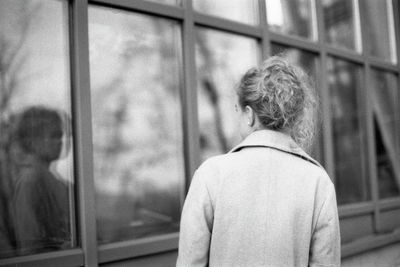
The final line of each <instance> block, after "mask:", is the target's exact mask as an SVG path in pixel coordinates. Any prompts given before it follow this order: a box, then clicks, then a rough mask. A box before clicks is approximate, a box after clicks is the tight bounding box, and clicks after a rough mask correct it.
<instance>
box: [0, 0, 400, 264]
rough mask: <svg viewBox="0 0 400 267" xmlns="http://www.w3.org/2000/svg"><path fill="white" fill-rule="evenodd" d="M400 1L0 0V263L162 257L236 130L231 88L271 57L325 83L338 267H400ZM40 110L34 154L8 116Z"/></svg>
mask: <svg viewBox="0 0 400 267" xmlns="http://www.w3.org/2000/svg"><path fill="white" fill-rule="evenodd" d="M399 5H400V4H399V2H398V1H396V0H382V1H381V0H379V1H378V0H365V1H364V0H251V1H241V0H229V1H228V0H142V1H117V0H101V1H78V0H27V1H12V0H2V1H0V175H1V176H0V265H13V264H14V265H15V264H19V263H23V264H27V265H29V264H36V265H39V266H40V265H50V266H58V265H62V266H97V265H101V266H103V265H104V266H123V265H124V264H125V265H126V264H128V265H130V264H137V265H140V266H142V265H150V266H153V265H167V266H170V265H171V266H173V265H174V264H175V261H176V256H177V247H178V237H179V221H180V213H181V209H182V204H183V201H184V199H185V196H186V193H187V190H188V187H189V185H190V180H191V177H192V175H193V173H194V171H195V170H196V169H197V167H198V166H199V165H200V164H201V163H202V162H203V161H204V160H206V159H207V158H209V157H211V156H214V155H218V154H222V153H226V152H227V151H229V150H230V149H231V148H232V147H233V146H234V145H236V144H237V143H238V142H240V137H239V135H238V128H237V127H238V125H236V122H237V118H236V116H237V115H236V113H235V97H236V91H235V87H236V85H237V84H238V82H239V79H240V78H241V75H242V74H244V72H245V71H246V70H247V69H248V68H250V67H252V66H255V65H257V64H259V63H261V62H262V60H263V59H264V58H266V57H268V56H270V55H276V54H280V55H283V56H285V57H286V58H288V59H289V61H291V62H292V63H294V64H295V65H298V66H300V67H302V68H303V69H304V70H305V71H306V72H307V73H308V74H309V76H310V77H311V79H312V83H313V85H314V86H315V88H316V91H317V93H318V95H319V99H320V100H319V109H318V114H317V115H318V116H317V117H318V127H317V134H316V138H315V141H314V144H313V145H312V147H310V148H309V151H308V152H309V153H310V154H311V155H312V156H313V157H314V158H315V159H317V160H318V161H319V162H321V163H322V165H323V166H324V167H325V169H326V170H327V172H328V173H329V174H330V176H331V177H332V181H333V183H334V184H335V187H336V192H337V200H338V205H339V216H340V224H341V225H340V226H341V237H342V263H343V266H373V265H371V264H372V262H371V259H375V260H374V262H373V263H374V264H377V265H379V266H387V265H388V266H392V265H393V266H396V264H397V265H398V264H400V254H399V251H400V164H399V162H400V110H399V109H400V105H399V102H400V94H399V92H400V85H399V83H400V78H399V77H400V76H399V75H400V64H399V61H400V57H399V54H400V53H399V49H400V41H399V40H400V36H399V32H400V30H399V29H400V24H399V21H400V18H399V14H400V7H399ZM34 107H35V108H38V107H40V108H42V109H44V110H50V111H55V112H56V113H57V114H58V116H59V119H60V121H59V122H58V123H57V122H54V123H50V124H51V125H52V126H51V127H53V128H54V126H57V125H58V126H60V128H59V130H58V132H57V133H55V132H56V131H54V136H52V135H51V134H50V133H51V132H52V130H51V127H50V126H49V125H48V124H49V123H42V124H41V119H40V118H38V117H35V116H31V117H30V119H28V120H27V121H26V122H25V123H24V125H23V126H24V127H25V128H26V127H28V128H29V127H31V128H30V130H28V132H29V134H26V135H27V136H30V137H31V138H30V140H31V141H29V142H31V143H32V142H33V143H34V144H35V145H36V148H35V149H30V150H29V148H28V149H27V147H26V146H25V148H24V147H23V146H21V141H18V142H17V140H16V136H17V134H16V132H15V129H16V126H15V125H16V124H15V123H14V122H15V120H18V119H17V118H20V117H21V116H22V114H24V112H27V110H29V109H32V108H34ZM20 126H21V127H22V125H20ZM17 128H18V127H17ZM55 128H57V127H55ZM35 136H36V137H35ZM25 139H29V138H25ZM33 139H35V141H32V140H33ZM52 140H53V141H52ZM56 140H57V141H56ZM25 141H26V140H25ZM22 143H23V142H22ZM52 143H56V144H54V146H52V145H51V144H52ZM51 147H53V148H54V151H53V152H52V151H51V150H52V149H50V148H51ZM56 150H57V151H56ZM35 151H36V152H38V153H36V152H35ZM46 151H47V152H46ZM34 152H35V153H34ZM39 152H40V153H39ZM45 152H46V153H45ZM51 154H53V156H52V157H47V163H46V164H44V163H43V160H42V159H43V158H46V155H51ZM50 158H51V159H50ZM39 163H40V164H39ZM21 173H22V174H24V175H21ZM21 177H23V178H28V177H30V178H31V179H23V180H24V181H25V180H26V181H28V180H29V182H30V183H31V185H32V186H31V187H29V188H31V189H32V188H34V190H33V189H32V190H25V191H29V192H28V193H30V194H31V195H37V196H38V197H40V198H41V202H40V201H39V202H40V203H41V204H40V205H36V206H40V207H36V206H35V205H33V203H34V202H35V200H32V198H31V199H28V198H21V196H22V195H21V194H20V192H21V183H20V181H21ZM32 177H33V178H32ZM49 184H51V185H49ZM26 188H28V187H26ZM54 192H57V193H54ZM25 195H28V194H27V193H26V194H25V193H24V194H23V196H25ZM24 201H25V202H24ZM22 202H24V204H21V203H22ZM36 202H37V203H39V202H38V201H36ZM34 206H35V207H34ZM28 215H31V217H29V216H28ZM27 218H29V219H27ZM32 218H39V219H32ZM28 221H29V223H28ZM35 221H36V222H39V221H40V223H36V224H37V225H38V227H36V228H35V227H33V224H32V225H30V222H35ZM57 222H58V223H57ZM24 223H25V224H26V227H25V228H26V229H27V232H23V233H21V231H20V229H21V228H20V226H21V224H24ZM39 226H43V227H42V228H41V227H39ZM32 229H36V230H35V231H36V233H37V235H36V237H34V238H29V236H32V235H31V234H29V233H28V232H29V231H31V230H32ZM37 229H41V230H37ZM46 229H47V230H46ZM48 229H51V231H50V230H48ZM53 230H54V231H53ZM50 232H52V234H49V233H50ZM46 236H47V237H48V238H47V239H46V238H45V237H46ZM28 239H29V240H28ZM45 239H46V240H45ZM28 241H29V242H28ZM33 241H35V242H33ZM26 243H29V244H28V245H26V246H25V245H23V244H26Z"/></svg>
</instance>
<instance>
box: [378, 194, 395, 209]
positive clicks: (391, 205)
mask: <svg viewBox="0 0 400 267" xmlns="http://www.w3.org/2000/svg"><path fill="white" fill-rule="evenodd" d="M378 205H379V208H381V209H382V210H391V209H396V208H400V198H399V197H396V198H390V199H384V200H380V201H379V204H378Z"/></svg>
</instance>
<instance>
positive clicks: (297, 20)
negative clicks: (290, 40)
mask: <svg viewBox="0 0 400 267" xmlns="http://www.w3.org/2000/svg"><path fill="white" fill-rule="evenodd" d="M266 6H267V19H268V25H269V28H270V29H271V30H272V31H276V32H279V33H283V34H287V35H297V36H300V37H304V38H308V39H313V40H314V39H316V36H315V34H314V29H313V28H314V27H313V25H314V23H315V16H314V14H315V13H314V8H315V7H314V0H267V1H266Z"/></svg>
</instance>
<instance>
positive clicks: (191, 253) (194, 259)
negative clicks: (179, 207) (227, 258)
mask: <svg viewBox="0 0 400 267" xmlns="http://www.w3.org/2000/svg"><path fill="white" fill-rule="evenodd" d="M206 175H207V172H205V171H204V170H202V169H201V167H200V169H199V170H197V171H196V173H195V175H194V176H193V179H192V183H191V185H190V189H189V192H188V195H187V197H186V200H185V204H184V206H183V211H182V217H181V226H180V227H181V228H180V236H179V252H178V261H177V266H208V259H209V250H210V240H211V232H212V224H213V216H214V215H213V213H214V212H213V205H212V201H211V198H210V194H209V191H208V188H207V185H206V183H205V176H206Z"/></svg>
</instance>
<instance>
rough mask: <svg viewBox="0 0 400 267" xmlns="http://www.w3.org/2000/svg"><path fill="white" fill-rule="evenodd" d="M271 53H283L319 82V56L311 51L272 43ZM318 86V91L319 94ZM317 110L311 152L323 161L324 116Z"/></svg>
mask: <svg viewBox="0 0 400 267" xmlns="http://www.w3.org/2000/svg"><path fill="white" fill-rule="evenodd" d="M271 53H272V55H276V54H281V55H282V56H284V57H286V58H287V59H288V60H289V61H290V62H291V63H292V64H294V65H296V66H299V67H300V68H302V69H303V70H304V71H305V72H306V73H307V74H308V75H309V76H310V78H311V82H312V84H313V85H314V87H316V82H317V57H316V56H315V55H314V54H312V53H309V52H306V51H302V50H300V49H296V48H292V47H288V46H284V45H279V44H272V45H271ZM317 90H318V88H316V93H317V94H319V92H318V91H317ZM316 112H317V115H316V116H317V117H318V118H317V123H318V125H317V127H316V128H317V129H316V131H317V132H316V136H315V140H314V144H313V146H312V147H311V150H310V151H307V152H310V154H311V156H312V157H314V158H316V159H317V160H318V161H320V162H322V160H323V158H322V157H323V151H322V146H323V144H322V135H321V134H322V133H321V132H320V129H321V127H320V122H321V120H322V118H320V116H321V112H319V111H316Z"/></svg>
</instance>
